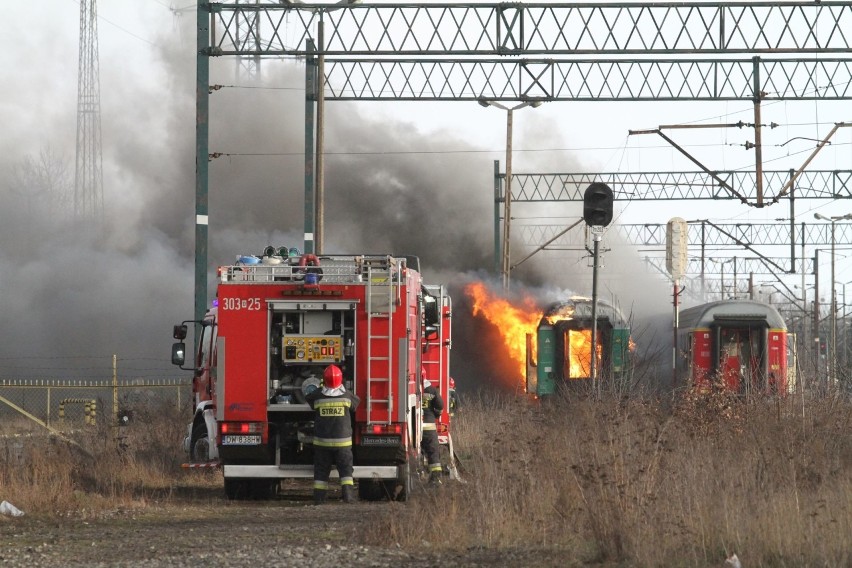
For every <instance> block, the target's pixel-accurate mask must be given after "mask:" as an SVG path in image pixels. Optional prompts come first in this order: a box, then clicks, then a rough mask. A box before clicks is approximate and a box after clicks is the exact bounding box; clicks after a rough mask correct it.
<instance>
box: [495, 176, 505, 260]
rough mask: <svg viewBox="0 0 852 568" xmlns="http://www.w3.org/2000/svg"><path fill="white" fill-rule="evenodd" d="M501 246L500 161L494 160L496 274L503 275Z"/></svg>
mask: <svg viewBox="0 0 852 568" xmlns="http://www.w3.org/2000/svg"><path fill="white" fill-rule="evenodd" d="M500 244H501V243H500V160H494V274H501V275H502V272H503V268H502V265H501V262H502V260H503V252H502V248H501V246H500Z"/></svg>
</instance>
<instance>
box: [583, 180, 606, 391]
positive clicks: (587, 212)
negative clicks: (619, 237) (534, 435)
mask: <svg viewBox="0 0 852 568" xmlns="http://www.w3.org/2000/svg"><path fill="white" fill-rule="evenodd" d="M612 200H613V194H612V190H611V189H610V188H609V186H608V185H607V184H605V183H601V182H599V181H596V182H594V183H592V184H590V185H589V187H587V188H586V191H585V193H583V219H584V220H585V221H586V224H587V225H589V227H590V228H591V230H592V239H593V241H594V253H593V254H594V264H593V268H592V358H591V373H590V375H591V379H592V386H593V387H594V389H595V392H597V394H598V396H600V382H599V381H598V378H597V369H596V366H597V365H595V353H597V335H598V319H597V318H598V313H597V312H598V310H597V303H598V251H599V249H600V242H601V237H602V236H603V232H604V227H606V226H607V225H609V224H610V223H611V222H612Z"/></svg>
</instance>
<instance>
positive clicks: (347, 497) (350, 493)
mask: <svg viewBox="0 0 852 568" xmlns="http://www.w3.org/2000/svg"><path fill="white" fill-rule="evenodd" d="M341 489H342V491H343V502H344V503H355V502H356V501H358V499H357V498H356V497H355V486H354V485H344V486H343V487H342V488H341Z"/></svg>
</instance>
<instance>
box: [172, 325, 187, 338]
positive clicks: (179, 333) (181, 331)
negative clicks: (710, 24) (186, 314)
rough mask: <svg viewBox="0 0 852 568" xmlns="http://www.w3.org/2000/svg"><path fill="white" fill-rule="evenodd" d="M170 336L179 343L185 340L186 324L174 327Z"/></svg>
mask: <svg viewBox="0 0 852 568" xmlns="http://www.w3.org/2000/svg"><path fill="white" fill-rule="evenodd" d="M172 336H173V337H174V338H175V339H179V340H181V341H183V340H184V339H186V324H185V323H182V324H180V325H176V326H175V329H174V332H173V335H172Z"/></svg>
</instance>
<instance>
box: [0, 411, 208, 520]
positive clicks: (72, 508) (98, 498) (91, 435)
mask: <svg viewBox="0 0 852 568" xmlns="http://www.w3.org/2000/svg"><path fill="white" fill-rule="evenodd" d="M134 410H135V414H134V418H133V420H132V421H131V422H130V423H129V424H127V425H125V426H121V427H116V426H113V424H112V423H111V421H110V423H107V420H108V417H105V416H104V415H99V416H98V418H97V423H96V424H95V425H88V424H86V425H83V424H79V423H78V424H75V425H74V428H73V429H69V430H68V431H63V434H62V435H61V436H58V435H55V434H52V433H49V432H47V431H44V430H42V431H39V430H37V429H35V430H34V429H32V428H30V427H29V426H28V425H25V424H24V425H21V428H20V429H19V430H17V431H18V432H21V431H25V430H26V431H27V433H26V434H25V435H19V436H15V435H11V434H8V432H10V430H13V429H10V427H9V426H8V425H7V426H6V427H5V428H4V433H7V436H6V437H5V438H3V440H5V444H4V443H0V498H2V499H5V500H8V501H10V502H12V503H13V504H14V505H15V506H17V507H18V508H19V509H22V510H24V511H25V512H27V513H29V514H38V513H49V514H83V515H85V514H97V513H98V512H100V511H105V510H110V509H115V508H121V507H142V506H145V505H146V504H147V503H148V502H150V501H162V500H168V499H169V498H170V497H171V496H172V494H173V492H174V491H175V489H176V488H179V487H180V486H181V484H182V483H184V482H185V480H186V479H187V475H191V474H187V473H185V472H183V471H182V470H181V467H180V464H181V463H182V460H184V459H185V455H184V452H183V450H182V447H181V440H182V438H183V435H184V428H185V427H184V424H186V423H187V422H188V420H187V419H186V418H185V417H182V416H180V413H179V412H178V411H177V410H175V409H174V407H173V405H169V404H166V405H150V406H137V407H136V408H135V409H134ZM193 473H195V472H193ZM198 478H201V481H202V484H203V483H210V484H215V485H216V486H217V487H220V486H221V476H219V477H218V478H216V479H212V477H211V479H209V480H205V478H204V477H203V475H196V476H194V478H193V483H194V484H198V481H199V479H198Z"/></svg>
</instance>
